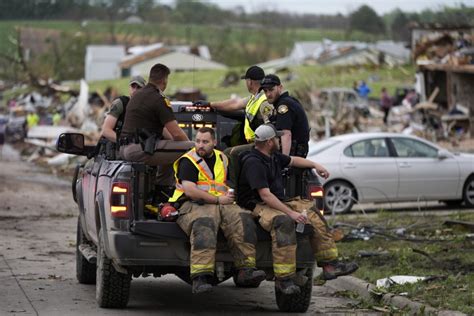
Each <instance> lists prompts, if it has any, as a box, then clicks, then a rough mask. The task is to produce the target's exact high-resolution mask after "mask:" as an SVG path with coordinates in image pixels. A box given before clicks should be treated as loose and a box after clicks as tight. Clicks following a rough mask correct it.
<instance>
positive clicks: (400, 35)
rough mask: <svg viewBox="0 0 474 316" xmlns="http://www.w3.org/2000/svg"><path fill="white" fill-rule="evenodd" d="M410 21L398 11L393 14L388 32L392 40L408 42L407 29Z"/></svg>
mask: <svg viewBox="0 0 474 316" xmlns="http://www.w3.org/2000/svg"><path fill="white" fill-rule="evenodd" d="M409 22H410V20H409V19H408V17H407V15H406V14H405V13H404V12H403V11H400V10H398V11H397V12H396V13H395V17H394V19H393V22H392V24H391V25H390V31H391V33H392V38H393V39H394V40H396V41H405V42H408V41H410V29H409V27H408V24H409Z"/></svg>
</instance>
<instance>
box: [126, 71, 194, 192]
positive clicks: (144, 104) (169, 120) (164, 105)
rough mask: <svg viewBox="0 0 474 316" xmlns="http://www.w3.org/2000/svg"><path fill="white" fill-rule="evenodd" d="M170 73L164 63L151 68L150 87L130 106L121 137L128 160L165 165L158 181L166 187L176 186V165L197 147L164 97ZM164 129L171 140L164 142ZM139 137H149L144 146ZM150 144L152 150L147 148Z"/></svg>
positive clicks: (142, 90) (136, 94) (142, 91)
mask: <svg viewBox="0 0 474 316" xmlns="http://www.w3.org/2000/svg"><path fill="white" fill-rule="evenodd" d="M169 74H170V70H169V68H168V67H166V66H165V65H163V64H156V65H154V66H153V67H152V68H151V69H150V76H149V79H148V84H147V85H146V86H145V87H143V88H142V89H140V90H139V91H137V92H136V93H135V95H134V96H133V98H131V99H130V102H129V103H128V105H127V111H126V113H125V122H124V124H123V128H122V133H121V137H120V145H121V146H120V155H121V156H122V157H123V158H124V159H125V160H129V161H138V162H144V163H145V164H148V165H152V166H161V167H162V168H160V173H159V175H158V179H157V181H158V183H160V184H161V185H164V186H172V185H174V179H173V169H172V164H173V162H174V161H175V160H176V159H177V158H179V157H180V155H181V154H182V153H183V152H186V151H187V150H189V148H192V147H193V146H194V143H193V142H190V141H189V139H188V136H187V135H186V134H185V133H184V131H183V130H182V129H181V128H180V127H179V126H178V122H177V121H176V118H175V116H174V114H173V110H172V108H171V103H170V101H169V100H168V98H167V97H166V96H165V95H164V91H165V90H166V86H167V84H168V76H169ZM164 128H166V130H167V131H168V132H169V133H170V137H171V138H172V139H171V140H167V139H163V129H164ZM138 134H141V135H143V134H145V135H149V136H148V138H147V139H146V140H145V141H144V142H143V141H142V143H140V141H141V140H140V137H139V135H138ZM149 143H151V145H152V146H151V147H152V148H151V150H148V149H147V148H146V146H147V145H148V144H149ZM145 149H147V152H145ZM150 151H151V152H150Z"/></svg>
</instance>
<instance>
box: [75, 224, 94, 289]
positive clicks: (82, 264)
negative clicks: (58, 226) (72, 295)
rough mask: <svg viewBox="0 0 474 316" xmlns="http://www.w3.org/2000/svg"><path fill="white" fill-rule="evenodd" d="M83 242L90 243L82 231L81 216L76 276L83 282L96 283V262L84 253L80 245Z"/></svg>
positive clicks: (78, 226)
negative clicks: (88, 258)
mask: <svg viewBox="0 0 474 316" xmlns="http://www.w3.org/2000/svg"><path fill="white" fill-rule="evenodd" d="M82 244H90V242H89V241H88V240H87V238H86V236H85V235H84V232H83V231H82V225H81V218H80V217H78V218H77V236H76V278H77V281H79V283H81V284H95V276H96V271H95V270H96V264H95V263H90V262H89V261H87V259H86V258H84V256H83V255H82V253H81V251H80V250H79V247H80V246H81V245H82Z"/></svg>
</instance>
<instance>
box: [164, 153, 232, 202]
mask: <svg viewBox="0 0 474 316" xmlns="http://www.w3.org/2000/svg"><path fill="white" fill-rule="evenodd" d="M214 155H216V163H215V164H214V176H213V175H212V172H211V169H209V166H208V165H207V164H206V161H205V160H204V159H203V158H202V157H200V156H199V155H198V154H197V152H196V148H193V149H191V150H190V151H188V152H187V153H185V154H184V155H182V156H181V157H180V158H178V160H176V161H175V162H174V164H173V169H174V174H175V178H176V189H175V190H174V194H173V196H172V197H171V198H170V199H169V200H168V202H176V201H177V200H178V199H179V198H180V197H181V196H182V195H183V193H184V191H183V188H182V185H181V184H180V183H179V180H178V165H179V161H180V160H181V159H183V158H186V159H189V160H190V161H191V162H192V163H193V165H194V166H195V167H196V168H197V169H198V171H199V174H198V182H197V183H196V185H197V187H198V189H201V190H204V191H206V192H208V193H210V194H212V195H214V196H220V195H223V194H225V193H226V192H227V190H228V186H227V185H226V184H225V182H226V180H227V167H228V165H229V162H228V160H227V156H226V155H224V153H223V152H221V151H219V150H217V149H214Z"/></svg>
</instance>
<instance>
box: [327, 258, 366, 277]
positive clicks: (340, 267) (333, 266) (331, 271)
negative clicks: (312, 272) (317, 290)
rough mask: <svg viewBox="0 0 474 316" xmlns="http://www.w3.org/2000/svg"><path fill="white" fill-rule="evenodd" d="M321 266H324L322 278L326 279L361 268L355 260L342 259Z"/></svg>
mask: <svg viewBox="0 0 474 316" xmlns="http://www.w3.org/2000/svg"><path fill="white" fill-rule="evenodd" d="M321 267H322V268H323V275H322V279H324V280H334V279H335V278H337V277H339V276H341V275H348V274H351V273H352V272H355V271H356V270H357V269H359V266H358V265H357V263H355V262H348V263H344V262H340V261H330V262H327V263H324V264H322V266H321Z"/></svg>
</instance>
